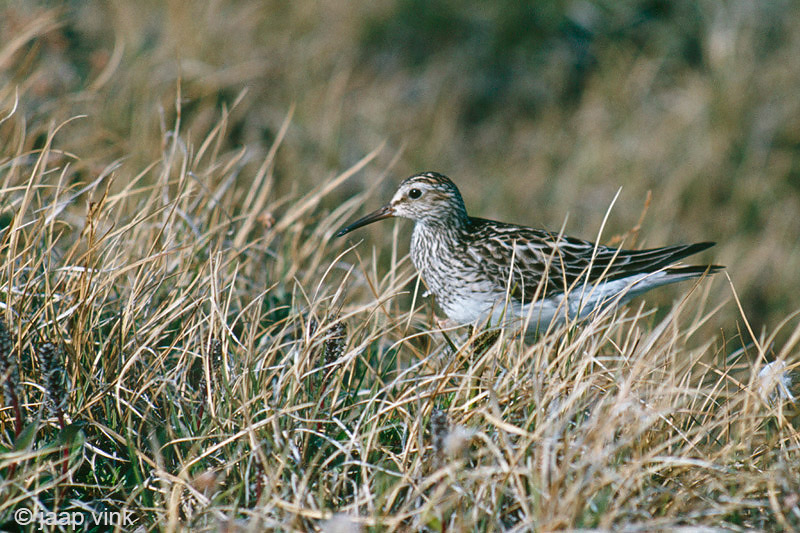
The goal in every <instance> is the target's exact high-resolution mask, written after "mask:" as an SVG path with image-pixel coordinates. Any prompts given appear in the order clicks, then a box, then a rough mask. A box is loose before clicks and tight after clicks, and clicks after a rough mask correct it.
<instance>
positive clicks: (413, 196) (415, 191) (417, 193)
mask: <svg viewBox="0 0 800 533" xmlns="http://www.w3.org/2000/svg"><path fill="white" fill-rule="evenodd" d="M420 196H422V191H421V190H419V189H411V190H410V191H408V197H409V198H411V199H412V200H416V199H417V198H419V197H420Z"/></svg>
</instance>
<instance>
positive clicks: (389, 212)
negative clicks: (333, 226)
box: [336, 204, 394, 237]
mask: <svg viewBox="0 0 800 533" xmlns="http://www.w3.org/2000/svg"><path fill="white" fill-rule="evenodd" d="M393 216H394V207H392V205H391V204H386V205H385V206H383V207H381V208H380V209H378V210H377V211H373V212H372V213H370V214H369V215H367V216H365V217H364V218H359V219H358V220H356V221H355V222H353V223H352V224H350V225H349V226H345V227H344V228H342V229H340V230H339V231H338V232H337V233H336V236H337V237H341V236H342V235H345V234H347V233H350V232H351V231H353V230H354V229H358V228H360V227H362V226H366V225H367V224H372V223H373V222H377V221H378V220H383V219H384V218H389V217H393Z"/></svg>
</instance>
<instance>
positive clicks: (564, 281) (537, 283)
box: [467, 218, 713, 302]
mask: <svg viewBox="0 0 800 533" xmlns="http://www.w3.org/2000/svg"><path fill="white" fill-rule="evenodd" d="M471 224H472V226H471V231H470V237H471V238H470V239H469V243H470V246H469V248H470V250H469V251H468V252H467V255H470V256H472V259H473V260H474V261H475V263H476V264H477V265H478V268H480V269H481V270H483V271H484V273H485V274H486V276H487V277H489V279H494V280H502V286H499V287H498V289H499V290H502V291H505V289H506V287H508V288H509V289H510V291H511V296H512V297H514V298H516V299H519V300H522V301H525V302H529V301H532V300H534V299H537V298H538V299H540V298H548V297H550V296H553V295H556V294H560V293H565V292H568V291H570V290H572V289H574V288H576V287H579V286H580V285H581V284H583V283H585V282H587V281H588V283H594V282H596V281H599V280H600V279H605V280H615V279H621V278H625V277H628V276H633V275H635V274H642V273H649V272H655V271H657V270H660V269H662V268H665V267H668V266H670V265H671V264H673V263H675V262H676V261H679V260H680V259H682V258H684V257H687V256H689V255H691V254H694V253H697V252H699V251H701V250H704V249H706V248H708V247H710V246H712V245H713V243H697V244H689V245H677V246H667V247H664V248H653V249H649V250H621V249H618V248H611V247H608V246H602V245H599V246H595V244H594V243H592V242H589V241H585V240H582V239H576V238H573V237H567V236H564V235H559V234H558V233H553V232H549V231H545V230H538V229H533V228H526V227H523V226H516V225H513V224H500V223H497V222H493V221H487V220H482V219H474V218H473V219H471ZM512 260H513V265H514V272H513V275H511V274H510V267H511V264H512ZM509 279H510V281H509Z"/></svg>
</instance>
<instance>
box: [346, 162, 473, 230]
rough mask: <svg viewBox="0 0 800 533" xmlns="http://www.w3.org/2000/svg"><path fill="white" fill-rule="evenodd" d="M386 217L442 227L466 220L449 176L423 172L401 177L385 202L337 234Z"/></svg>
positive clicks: (465, 212)
mask: <svg viewBox="0 0 800 533" xmlns="http://www.w3.org/2000/svg"><path fill="white" fill-rule="evenodd" d="M389 217H402V218H410V219H411V220H413V221H415V222H422V223H425V224H431V225H443V226H448V225H450V226H453V225H458V224H461V223H463V222H465V221H466V220H468V217H467V210H466V208H465V207H464V200H463V199H462V198H461V193H460V192H458V187H456V186H455V184H454V183H453V182H452V181H450V178H448V177H447V176H444V175H442V174H439V173H436V172H422V173H420V174H415V175H413V176H411V177H409V178H406V179H405V180H403V181H402V183H400V186H399V187H397V192H395V193H394V196H393V197H392V200H391V201H390V202H389V203H388V204H386V205H384V206H383V207H381V208H380V209H378V210H376V211H373V212H372V213H370V214H369V215H367V216H365V217H363V218H360V219H359V220H356V221H355V222H353V223H352V224H350V225H349V226H346V227H344V228H342V229H341V230H339V232H338V233H337V234H336V235H337V236H342V235H345V234H346V233H350V232H351V231H353V230H354V229H357V228H360V227H362V226H366V225H367V224H371V223H373V222H376V221H378V220H383V219H384V218H389Z"/></svg>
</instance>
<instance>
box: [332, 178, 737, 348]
mask: <svg viewBox="0 0 800 533" xmlns="http://www.w3.org/2000/svg"><path fill="white" fill-rule="evenodd" d="M389 217H404V218H410V219H411V220H413V221H414V222H415V225H414V232H413V234H412V236H411V259H412V262H413V263H414V266H415V267H416V269H417V271H418V272H419V274H420V275H421V276H422V280H423V281H424V282H425V284H426V285H427V287H428V290H429V291H430V292H431V293H432V294H433V295H434V296H435V297H436V300H437V302H438V303H439V305H440V306H441V308H442V309H443V310H444V312H445V313H446V314H447V316H448V318H450V319H451V320H452V321H454V322H456V323H458V324H465V325H466V324H480V323H481V322H483V321H486V320H487V319H490V320H491V322H492V323H493V324H497V323H500V322H503V323H506V321H507V320H508V319H512V320H522V321H524V322H525V323H526V324H528V333H531V332H534V333H535V332H537V331H543V330H544V329H545V328H547V327H548V326H549V325H551V324H559V323H562V322H564V321H566V320H574V319H577V320H582V319H584V318H586V317H588V316H589V315H591V314H592V313H593V312H595V311H596V310H599V309H602V308H605V307H609V306H618V305H621V304H623V303H625V302H627V301H628V300H630V299H631V298H633V297H635V296H638V295H640V294H642V293H644V292H646V291H649V290H650V289H652V288H654V287H658V286H661V285H666V284H668V283H674V282H676V281H683V280H686V279H691V278H695V277H698V276H702V275H704V274H708V273H712V272H716V271H718V270H720V269H721V268H723V267H721V266H718V265H689V266H675V263H676V262H677V261H679V260H681V259H683V258H684V257H687V256H690V255H692V254H695V253H697V252H700V251H702V250H705V249H706V248H709V247H710V246H713V245H714V243H713V242H700V243H696V244H686V245H677V246H667V247H664V248H654V249H650V250H622V249H617V248H611V247H608V246H602V245H599V244H594V243H591V242H588V241H584V240H580V239H575V238H572V237H566V236H563V235H561V234H559V233H554V232H550V231H545V230H540V229H533V228H526V227H524V226H516V225H514V224H506V223H503V222H496V221H494V220H485V219H481V218H473V217H470V216H469V215H467V209H466V207H465V206H464V200H463V199H462V198H461V193H459V191H458V188H457V187H456V186H455V184H454V183H453V182H452V181H450V179H449V178H448V177H446V176H443V175H442V174H438V173H436V172H423V173H421V174H416V175H414V176H411V177H409V178H407V179H405V180H404V181H403V182H402V183H401V184H400V186H399V187H398V189H397V192H396V193H395V194H394V197H393V198H392V200H391V201H390V202H389V203H388V204H386V205H384V206H383V207H381V208H380V209H378V210H377V211H374V212H373V213H370V214H369V215H367V216H365V217H363V218H361V219H359V220H357V221H355V222H353V223H352V224H350V225H349V226H346V227H344V228H342V229H341V230H339V232H338V233H337V236H342V235H345V234H346V233H349V232H351V231H353V230H354V229H356V228H360V227H362V226H365V225H367V224H371V223H372V222H376V221H378V220H382V219H384V218H389Z"/></svg>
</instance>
